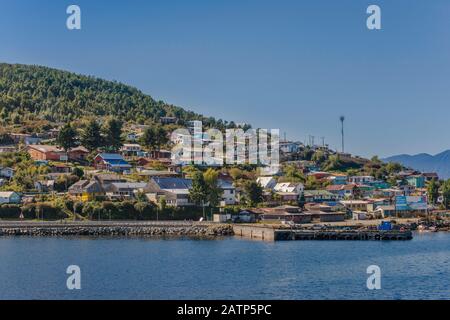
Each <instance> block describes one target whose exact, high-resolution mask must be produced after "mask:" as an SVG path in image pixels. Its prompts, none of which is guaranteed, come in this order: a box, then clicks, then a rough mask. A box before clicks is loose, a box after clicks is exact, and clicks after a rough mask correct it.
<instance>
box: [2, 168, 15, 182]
mask: <svg viewBox="0 0 450 320" xmlns="http://www.w3.org/2000/svg"><path fill="white" fill-rule="evenodd" d="M0 177H2V178H7V179H12V178H13V177H14V169H12V168H8V167H5V168H3V167H0Z"/></svg>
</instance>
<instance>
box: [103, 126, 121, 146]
mask: <svg viewBox="0 0 450 320" xmlns="http://www.w3.org/2000/svg"><path fill="white" fill-rule="evenodd" d="M103 132H104V134H105V149H106V150H108V151H110V152H117V151H119V149H120V148H121V147H122V145H123V143H122V122H121V121H119V120H116V119H109V120H108V121H107V122H106V125H105V127H104V128H103Z"/></svg>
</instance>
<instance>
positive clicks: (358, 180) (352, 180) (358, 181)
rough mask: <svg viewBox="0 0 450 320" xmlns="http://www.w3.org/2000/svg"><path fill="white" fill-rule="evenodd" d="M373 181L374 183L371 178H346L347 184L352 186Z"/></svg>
mask: <svg viewBox="0 0 450 320" xmlns="http://www.w3.org/2000/svg"><path fill="white" fill-rule="evenodd" d="M373 181H375V178H374V177H373V176H351V177H349V178H348V182H349V183H353V184H370V183H371V182H373Z"/></svg>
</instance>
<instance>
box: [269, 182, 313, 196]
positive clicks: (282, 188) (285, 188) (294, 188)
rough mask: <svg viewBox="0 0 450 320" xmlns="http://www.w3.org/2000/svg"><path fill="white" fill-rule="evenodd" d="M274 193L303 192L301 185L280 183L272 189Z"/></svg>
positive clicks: (303, 187) (303, 188)
mask: <svg viewBox="0 0 450 320" xmlns="http://www.w3.org/2000/svg"><path fill="white" fill-rule="evenodd" d="M273 190H274V191H276V192H282V193H296V194H301V193H302V192H303V190H305V186H304V185H303V184H302V183H292V182H280V183H277V184H276V185H275V187H274V188H273Z"/></svg>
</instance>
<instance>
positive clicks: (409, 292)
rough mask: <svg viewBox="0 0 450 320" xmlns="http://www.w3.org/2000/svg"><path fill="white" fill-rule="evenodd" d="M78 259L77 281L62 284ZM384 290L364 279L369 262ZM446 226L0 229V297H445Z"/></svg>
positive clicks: (449, 239) (448, 290)
mask: <svg viewBox="0 0 450 320" xmlns="http://www.w3.org/2000/svg"><path fill="white" fill-rule="evenodd" d="M69 265H78V266H80V268H81V272H82V289H81V290H80V291H69V290H68V289H67V288H66V279H67V275H66V273H65V271H66V268H67V266H69ZM369 265H378V266H380V268H381V270H382V290H379V291H369V290H367V288H366V280H367V274H366V268H367V267H368V266H369ZM449 298H450V234H445V233H437V234H423V235H416V237H415V239H414V240H412V241H409V242H353V241H347V242H339V241H326V242H302V241H291V242H279V243H265V242H256V241H246V240H241V239H235V238H230V239H225V240H188V239H185V240H148V239H86V238H73V239H71V238H58V239H55V238H1V239H0V299H449Z"/></svg>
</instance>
